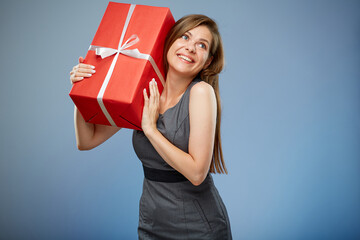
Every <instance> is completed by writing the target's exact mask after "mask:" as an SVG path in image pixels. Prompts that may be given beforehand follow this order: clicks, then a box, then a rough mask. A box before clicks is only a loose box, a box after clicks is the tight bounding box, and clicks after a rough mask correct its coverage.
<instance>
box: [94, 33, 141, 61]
mask: <svg viewBox="0 0 360 240" xmlns="http://www.w3.org/2000/svg"><path fill="white" fill-rule="evenodd" d="M139 41H140V39H139V37H138V36H137V35H136V34H133V35H131V37H129V39H128V40H126V42H125V43H124V44H123V45H122V46H120V47H119V48H118V49H115V48H107V47H100V46H93V45H90V47H89V50H93V51H95V54H96V55H98V56H100V57H101V58H102V59H104V58H107V57H109V56H112V55H114V54H116V53H121V54H124V55H126V56H129V57H134V58H138V56H139V54H140V52H139V50H138V49H137V48H136V49H127V48H129V47H131V46H133V45H135V44H136V43H138V42H139Z"/></svg>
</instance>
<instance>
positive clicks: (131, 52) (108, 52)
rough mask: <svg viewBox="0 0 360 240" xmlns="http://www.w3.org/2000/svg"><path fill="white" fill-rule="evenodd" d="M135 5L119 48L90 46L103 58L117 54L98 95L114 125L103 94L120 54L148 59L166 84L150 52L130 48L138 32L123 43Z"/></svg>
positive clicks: (131, 8) (126, 22)
mask: <svg viewBox="0 0 360 240" xmlns="http://www.w3.org/2000/svg"><path fill="white" fill-rule="evenodd" d="M135 6H136V5H135V4H131V5H130V9H129V12H128V15H127V17H126V21H125V24H124V28H123V31H122V33H121V37H120V41H119V46H118V49H114V48H107V47H101V46H93V45H90V47H89V51H91V50H93V51H95V54H96V55H98V56H101V58H102V59H104V58H107V57H109V56H112V55H114V54H116V55H115V57H114V59H113V61H112V62H111V65H110V68H109V70H108V72H107V74H106V77H105V79H104V82H103V84H102V86H101V88H100V91H99V93H98V96H97V101H98V103H99V105H100V108H101V110H102V111H103V113H104V115H105V116H106V118H107V120H108V121H109V123H110V124H111V125H112V126H116V124H115V122H114V120H113V119H112V117H111V116H110V114H109V112H108V111H107V109H106V107H105V105H104V102H103V96H104V93H105V89H106V87H107V85H108V83H109V81H110V78H111V75H112V73H113V71H114V67H115V64H116V61H117V59H118V57H119V54H123V55H126V56H129V57H133V58H139V59H145V60H148V61H149V62H150V63H151V65H152V67H153V68H154V71H155V73H156V74H157V76H158V77H159V79H160V81H161V83H162V85H163V86H164V84H165V80H164V78H163V76H162V74H161V72H160V70H159V68H158V67H157V65H156V63H155V61H154V59H153V58H152V57H151V56H150V54H144V53H140V52H139V50H138V49H137V48H136V49H128V48H129V47H131V46H133V45H134V44H136V43H138V42H139V41H140V39H139V37H138V36H137V35H136V34H133V35H132V36H131V37H130V38H129V39H128V40H126V42H125V43H124V44H123V45H121V44H122V42H123V40H124V36H125V33H126V30H127V27H128V25H129V21H130V19H131V15H132V14H133V12H134V9H135Z"/></svg>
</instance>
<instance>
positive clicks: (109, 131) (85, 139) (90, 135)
mask: <svg viewBox="0 0 360 240" xmlns="http://www.w3.org/2000/svg"><path fill="white" fill-rule="evenodd" d="M83 62H84V59H83V58H82V57H80V58H79V64H78V65H76V66H75V67H74V68H73V69H72V71H71V72H70V81H71V83H74V82H77V81H82V80H83V79H84V78H87V77H90V76H91V75H92V74H93V73H95V70H94V67H92V66H91V65H88V64H84V63H83ZM74 127H75V136H76V143H77V147H78V149H79V150H90V149H93V148H95V147H97V146H99V145H100V144H102V143H103V142H105V141H106V140H107V139H109V138H110V137H111V136H113V135H114V134H115V133H116V132H117V131H119V130H120V129H121V128H119V127H112V126H105V125H98V124H92V123H87V122H85V120H84V118H83V117H82V116H81V114H80V112H79V110H78V109H77V108H76V107H75V108H74Z"/></svg>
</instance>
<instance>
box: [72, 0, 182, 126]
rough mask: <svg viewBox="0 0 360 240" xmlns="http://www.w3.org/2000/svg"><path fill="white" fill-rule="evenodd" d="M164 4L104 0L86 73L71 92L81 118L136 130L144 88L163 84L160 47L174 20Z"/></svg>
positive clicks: (86, 60)
mask: <svg viewBox="0 0 360 240" xmlns="http://www.w3.org/2000/svg"><path fill="white" fill-rule="evenodd" d="M174 23H175V21H174V18H173V16H172V14H171V12H170V10H169V9H168V8H164V7H152V6H144V5H134V4H124V3H115V2H109V4H108V6H107V9H106V11H105V14H104V16H103V18H102V20H101V23H100V25H99V28H98V30H97V32H96V34H95V36H94V39H93V41H92V43H91V46H90V47H89V51H88V52H87V55H86V57H85V62H84V63H86V64H91V65H94V66H95V70H96V73H95V74H93V75H92V76H91V77H90V78H85V79H84V80H83V81H80V82H77V83H74V85H73V87H72V89H71V91H70V94H69V95H70V97H71V98H72V100H73V102H74V104H75V105H76V107H77V108H78V110H79V111H80V113H81V115H82V116H83V118H84V119H85V121H86V122H90V123H95V124H104V125H112V126H118V127H124V128H131V129H138V130H141V116H142V109H143V104H144V97H143V89H144V88H147V90H148V85H149V81H150V80H151V79H152V78H155V80H156V81H157V83H158V86H159V91H160V92H161V91H162V89H163V84H164V81H165V80H164V76H165V74H164V69H163V47H164V42H165V38H166V35H167V33H168V31H169V30H170V28H171V27H172V26H173V25H174Z"/></svg>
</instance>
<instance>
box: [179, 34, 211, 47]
mask: <svg viewBox="0 0 360 240" xmlns="http://www.w3.org/2000/svg"><path fill="white" fill-rule="evenodd" d="M185 33H186V34H189V35H190V37H192V34H191V32H189V31H187V32H185ZM199 40H200V41H203V42H206V43H207V44H208V45H210V42H209V41H208V40H207V39H205V38H200V39H199Z"/></svg>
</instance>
